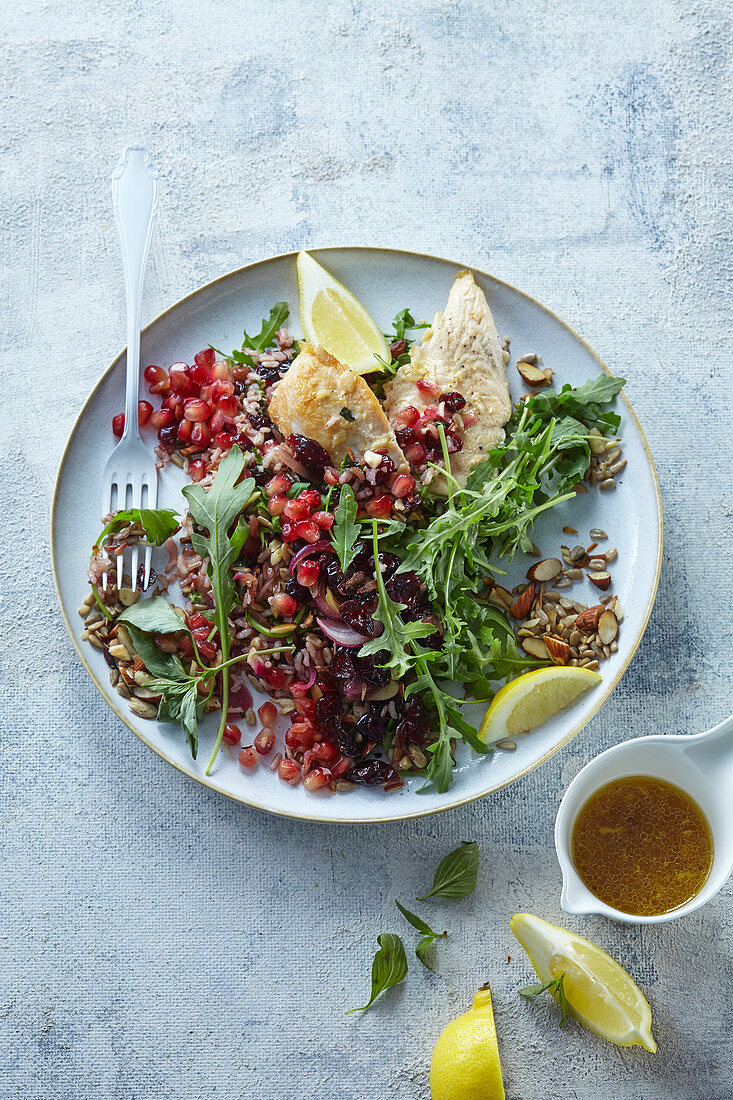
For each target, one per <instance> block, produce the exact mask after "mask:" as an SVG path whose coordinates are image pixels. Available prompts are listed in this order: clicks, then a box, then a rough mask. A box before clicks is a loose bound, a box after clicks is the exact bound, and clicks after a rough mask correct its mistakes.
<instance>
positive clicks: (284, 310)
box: [242, 302, 290, 351]
mask: <svg viewBox="0 0 733 1100" xmlns="http://www.w3.org/2000/svg"><path fill="white" fill-rule="evenodd" d="M289 313H290V310H289V309H288V304H287V302H275V305H274V306H273V307H272V309H271V310H270V316H269V318H268V319H267V320H266V321H263V322H262V327H261V329H260V331H259V332H258V334H257V335H256V336H250V335H249V333H248V332H247V330H246V329H245V330H244V340H243V342H242V346H243V347H245V348H252V350H253V351H264V350H265V349H266V348H269V347H270V345H271V344H272V341H273V338H274V336H275V333H276V332H277V330H278V329H279V328H282V324H283V321H285V320H286V318H287V316H288V314H289Z"/></svg>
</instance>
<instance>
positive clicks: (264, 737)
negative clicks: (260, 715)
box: [254, 726, 275, 756]
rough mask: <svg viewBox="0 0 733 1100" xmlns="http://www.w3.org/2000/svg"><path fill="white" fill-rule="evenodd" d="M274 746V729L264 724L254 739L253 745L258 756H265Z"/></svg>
mask: <svg viewBox="0 0 733 1100" xmlns="http://www.w3.org/2000/svg"><path fill="white" fill-rule="evenodd" d="M274 746H275V731H274V730H273V729H270V728H269V727H268V726H264V727H263V728H262V729H261V730H260V732H259V733H258V734H257V736H256V737H255V740H254V747H255V749H256V751H257V752H258V753H259V754H260V756H267V754H268V752H272V750H273V748H274Z"/></svg>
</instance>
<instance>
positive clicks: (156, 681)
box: [117, 596, 211, 760]
mask: <svg viewBox="0 0 733 1100" xmlns="http://www.w3.org/2000/svg"><path fill="white" fill-rule="evenodd" d="M155 598H156V599H159V600H161V602H162V603H165V600H163V599H162V597H160V596H158V597H155ZM145 602H146V603H152V602H153V601H152V600H146V601H145ZM134 606H135V607H138V606H140V605H139V604H135V605H134ZM167 606H168V607H170V604H168V605H167ZM132 610H134V608H128V611H132ZM125 614H127V612H126V613H125ZM171 614H172V615H173V616H174V617H175V618H176V619H178V616H177V615H176V614H175V612H174V611H173V609H172V608H171ZM162 618H163V616H162V615H161V621H162ZM117 621H118V622H120V621H122V615H120V616H119V617H118V620H117ZM178 622H179V623H180V622H181V620H180V619H178ZM125 624H126V626H127V629H128V630H129V631H130V637H131V638H132V641H133V644H134V646H135V649H136V650H137V652H138V653H139V655H140V657H141V659H142V661H143V663H144V665H145V667H146V669H147V670H148V672H149V673H150V675H151V676H152V677H153V679H152V680H151V681H150V683H149V684H147V687H148V688H149V689H150V691H154V692H156V694H160V695H161V696H162V699H161V702H160V704H159V706H158V718H159V720H161V721H163V720H164V719H166V718H171V719H173V720H174V721H176V722H178V723H179V724H180V725H181V726H182V728H183V731H184V733H185V734H186V741H187V742H188V745H189V747H190V749H191V755H192V757H193V758H194V760H195V759H196V754H197V752H198V742H199V738H198V720H199V717H200V716H201V714H202V713H203V709H204V706H205V705H206V701H207V698H208V697H209V696H210V695H211V691H209V695H208V696H205V695H201V694H200V693H199V690H198V688H199V684H201V683H203V682H204V680H205V677H206V675H207V672H208V671H209V670H207V672H205V673H203V674H202V675H199V676H189V674H188V673H187V672H186V670H185V668H184V667H183V664H182V663H181V660H180V658H179V657H178V656H177V655H176V654H175V653H164V652H163V650H162V649H159V648H158V646H157V645H156V644H155V642H154V641H153V639H152V638H150V637H149V636H148V635H147V634H146V633H144V631H145V630H146V629H147V627H141V626H136V625H135V624H134V623H132V622H131V621H130V620H129V619H126V620H125ZM150 629H151V630H153V631H154V632H155V633H156V634H167V633H172V631H170V630H161V629H159V628H158V627H157V626H155V627H152V628H150Z"/></svg>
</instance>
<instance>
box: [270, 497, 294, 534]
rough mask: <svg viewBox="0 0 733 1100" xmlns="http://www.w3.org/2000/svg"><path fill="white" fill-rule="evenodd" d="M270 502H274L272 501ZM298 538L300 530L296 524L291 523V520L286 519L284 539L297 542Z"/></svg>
mask: <svg viewBox="0 0 733 1100" xmlns="http://www.w3.org/2000/svg"><path fill="white" fill-rule="evenodd" d="M270 503H272V501H271V502H270ZM297 538H298V532H297V531H296V530H295V524H294V523H290V522H289V520H285V522H284V523H283V540H284V541H285V542H295V540H296V539H297Z"/></svg>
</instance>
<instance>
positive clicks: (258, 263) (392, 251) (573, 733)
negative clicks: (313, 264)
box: [50, 244, 664, 825]
mask: <svg viewBox="0 0 733 1100" xmlns="http://www.w3.org/2000/svg"><path fill="white" fill-rule="evenodd" d="M300 251H301V249H291V250H289V251H287V252H280V253H277V254H275V255H271V256H266V257H264V258H263V259H259V260H252V261H250V262H249V263H246V264H243V265H242V266H241V267H237V268H234V269H233V270H231V271H228V272H225V273H224V274H223V275H218V276H217V277H216V278H215V279H211V280H210V281H209V282H207V283H202V284H201V286H198V287H196V288H195V289H194V290H192V291H190V292H189V293H188V294H185V295H184V296H183V297H182V298H179V299H177V300H176V301H175V302H174V303H173V304H172V305H170V306H168V307H167V308H166V309H164V310H163V311H162V312H161V313H159V314H158V315H157V316H156V317H154V318H153V319H152V320H151V321H149V322H148V324H147V325H145V327H144V328H143V329H142V330H141V333H140V336H141V338H142V337H143V336H145V334H146V333H147V332H148V331H149V330H150V329H152V328H153V327H154V326H155V325H158V324H159V323H160V322H161V321H163V320H165V319H166V318H167V317H168V316H169V314H171V313H172V312H173V311H174V310H176V309H179V308H180V307H181V306H183V305H185V304H186V303H187V302H189V301H190V300H191V299H193V298H196V297H197V296H198V295H199V294H201V293H203V292H204V291H209V290H212V289H213V288H214V287H217V286H218V285H219V284H223V283H225V282H226V281H228V280H229V279H233V278H235V277H237V276H239V275H241V274H242V273H243V272H245V271H248V270H250V269H251V268H253V267H262V266H264V265H265V264H270V263H277V262H279V261H282V260H288V259H292V260H293V262H294V261H295V258H296V256H297V255H298V252H300ZM307 251H308V252H309V253H323V252H350V253H356V252H370V253H379V252H382V253H387V254H389V255H391V256H401V257H407V258H409V259H415V258H416V259H419V260H434V261H437V262H439V263H442V264H447V265H449V266H451V267H454V268H456V269H457V270H459V271H460V270H470V271H473V272H475V273H476V274H477V275H479V276H481V277H482V278H485V279H489V280H491V281H492V282H494V283H497V284H499V285H500V286H502V287H505V288H506V289H507V290H510V291H512V292H514V293H515V294H518V295H519V296H520V297H522V298H524V299H525V300H527V301H529V302H530V303H531V304H532V305H533V306H536V307H537V308H539V309H541V310H542V312H543V313H545V314H546V315H547V316H548V317H549V318H550V319H551V320H552V321H554V322H555V323H556V324H558V325H560V326H561V327H562V328H564V329H565V330H566V332H568V333H569V335H570V336H571V337H572V338H573V339H574V340H577V341H578V343H579V344H580V345H581V346H582V347H583V348H584V350H585V351H586V352H587V353H588V354H589V355H590V356H592V358H593V359H594V360H595V361H596V363H597V364H598V366H599V367H600V369H601V370H602V371H603V373H604V374H607V375H609V376H610V377H613V374H612V371H611V370H610V368H609V367H608V366H607V365H606V363H605V362H604V361H603V359H601V357H600V355H598V353H597V352H596V351H595V350H594V349H593V348H592V347H591V346H590V344H589V343H588V342H587V341H586V340H585V339H584V338H583V337H582V336H581V335H580V333H578V332H576V331H575V329H574V328H572V327H571V326H570V325H569V324H568V323H567V322H566V321H564V320H563V319H562V317H558V315H557V314H556V313H555V312H554V311H553V310H551V309H549V308H548V307H547V306H546V305H544V304H543V303H542V302H540V301H538V300H537V299H536V298H533V297H532V295H531V294H527V293H526V291H524V290H520V289H519V287H516V286H514V285H513V284H512V283H508V282H507V281H506V280H505V279H499V278H497V276H495V275H492V274H491V273H490V272H488V271H484V270H483V268H480V267H476V266H473V265H469V264H465V263H458V262H456V261H455V260H451V259H448V258H446V257H445V256H437V255H434V254H433V253H429V252H416V251H414V250H413V249H406V248H390V247H384V246H382V245H376V246H371V245H363V244H356V245H354V244H349V245H341V244H338V245H320V246H318V247H313V248H308V249H307ZM126 354H127V345H125V346H124V347H123V348H122V349H121V351H120V352H119V353H118V355H117V356H115V358H114V359H113V360H112V362H111V363H110V364H109V366H108V367H107V368H106V369H105V370H104V371H103V372H102V374H101V375H100V376H99V378H98V380H97V381H96V383H95V384H94V386H93V387H92V390H91V391H90V393H89V395H88V397H87V398H86V400H85V401H84V403H83V404H82V406H81V408H80V410H79V412H78V413H77V415H76V418H75V420H74V423H73V425H72V427H71V430H70V431H69V434H68V437H67V439H66V443H65V445H64V449H63V452H62V454H61V459H60V461H59V467H58V471H57V474H56V480H55V482H54V489H53V496H52V498H51V515H50V551H51V571H52V573H53V579H54V586H55V588H56V598H57V600H58V604H59V609H60V611H61V617H62V619H63V622H64V625H65V627H66V630H67V633H68V635H69V637H70V639H71V642H72V645H73V647H74V649H75V650H76V653H77V656H78V657H79V659H80V660H81V663H82V665H83V666H84V668H85V669H86V671H87V673H88V674H89V677H90V679H91V681H92V683H93V684H94V686H95V688H96V689H97V691H98V692H99V694H100V695H101V697H102V699H103V701H104V703H105V704H106V705H107V706H108V707H109V708H110V710H111V711H112V712H113V714H115V715H116V716H117V718H119V719H120V720H121V721H122V722H123V723H124V724H125V725H126V726H127V728H128V729H130V730H132V732H133V733H134V734H135V736H136V737H137V738H138V739H139V740H140V741H142V743H143V744H144V745H146V746H147V748H149V749H151V750H152V751H153V752H154V753H155V755H156V756H158V757H159V758H160V759H161V760H163V761H165V763H166V764H168V765H169V766H170V767H173V768H175V769H176V771H178V772H180V773H181V774H182V775H185V776H187V777H188V778H189V779H193V780H194V781H195V782H196V783H199V784H200V785H201V786H203V787H208V788H209V790H212V791H214V792H215V793H216V794H218V795H222V796H224V797H225V798H229V799H231V800H232V801H233V802H237V803H239V804H240V805H244V806H249V807H251V808H252V809H254V810H259V812H260V813H266V814H274V815H275V816H277V817H284V818H289V819H291V820H296V821H305V822H313V823H322V824H329V825H377V824H391V823H397V822H399V821H409V820H413V819H415V818H421V817H432V816H434V815H435V814H442V813H447V812H448V811H449V810H457V809H460V808H461V807H462V806H468V805H470V804H471V803H472V802H478V801H479V799H482V798H486V797H487V796H488V795H490V794H494V793H496V791H500V790H503V788H504V787H508V786H511V784H512V783H516V782H517V781H518V780H520V779H523V778H524V776H526V775H529V774H530V772H533V771H536V770H537V768H539V767H540V766H541V765H542V764H545V763H546V762H547V761H548V760H549V759H550V758H551V757H553V756H554V755H555V754H556V753H558V752H560V750H561V749H564V748H565V746H566V745H568V744H569V743H570V742H571V741H572V740H574V738H575V737H577V735H578V734H579V733H580V731H581V730H582V729H584V728H585V726H587V725H588V723H589V722H590V721H591V719H592V718H594V717H595V715H596V714H597V713H598V711H599V710H600V709H601V707H602V706H603V704H604V703H605V702H606V700H607V699H609V698H610V696H611V694H612V693H613V692H614V691H615V690H616V688H617V686H618V684H619V682H620V681H621V679H622V677H623V676H624V674H625V673H626V670H627V669H628V667H629V665H630V664H631V661H632V659H633V657H634V655H635V653H636V651H637V649H638V648H639V645H640V643H641V640H642V638H643V637H644V634H645V633H646V628H647V626H648V624H649V619H650V617H651V613H652V610H653V608H654V603H655V601H656V596H657V591H658V588H659V577H660V574H661V569H662V555H663V548H664V515H663V510H662V496H661V491H660V488H659V478H658V476H657V470H656V466H655V465H654V458H653V456H652V452H651V448H650V446H649V442H648V440H647V438H646V434H645V432H644V429H643V428H642V426H641V422H640V421H639V417H638V416H637V415H636V411H635V410H634V407H633V405H632V404H631V402H630V400H629V399H628V397H627V396H626V393H625V392H624V391H623V390H622V391H621V395H620V396H621V399H622V402H623V404H624V405H625V406H626V413H627V414H628V415H630V416H631V418H632V420H633V421H634V423H635V425H636V429H637V431H638V432H639V436H640V438H641V442H642V446H643V448H644V452H645V454H646V457H647V460H648V463H649V468H650V470H651V475H652V483H653V486H654V498H655V503H656V512H657V530H658V532H659V541H658V547H657V560H656V564H655V572H654V584H653V586H652V590H651V594H650V596H649V600H648V603H647V607H646V609H645V612H644V618H643V621H642V623H641V626H640V627H639V630H638V633H637V635H636V637H635V639H634V641H633V644H632V647H631V649H630V651H629V654H628V657H627V658H626V660H625V661H624V663H623V665H622V666H621V668H620V669H619V670H618V672H617V673H616V676H615V677H614V679H613V680H612V681H611V683H610V684H609V685H608V687H607V689H606V691H605V693H604V695H603V697H602V698H601V699H599V700H598V702H597V703H596V704H595V706H594V707H593V708H592V709H591V710H590V711H589V712H588V714H587V715H586V716H585V717H584V718H583V719H582V720H581V721H580V722H578V723H577V725H575V726H573V727H571V729H570V730H569V731H568V732H567V733H566V734H565V735H564V736H563V737H562V738H561V740H559V741H558V742H557V744H555V745H553V746H552V748H550V749H548V751H547V752H545V753H544V754H543V755H542V756H541V757H540V758H539V759H538V760H536V761H535V762H534V763H533V764H529V765H527V766H526V767H523V768H522V769H521V770H520V771H518V772H517V773H516V774H514V775H512V776H511V777H510V778H508V779H505V780H503V781H501V782H498V783H493V784H492V785H491V786H489V787H487V788H486V789H485V790H482V791H479V792H478V793H474V794H470V795H466V796H465V797H462V798H460V799H458V800H455V801H451V802H449V804H448V805H445V806H437V807H432V808H430V809H424V810H420V809H418V810H409V811H407V812H405V813H404V814H402V815H400V816H397V817H395V816H390V817H380V816H366V817H342V818H333V817H323V816H320V815H319V814H318V813H317V812H316V813H315V814H302V813H295V812H293V811H289V810H287V809H275V808H273V807H269V806H262V805H260V804H259V803H257V802H253V801H251V800H250V799H247V798H244V797H242V796H240V795H238V794H234V793H233V792H231V791H226V790H223V789H222V788H221V787H220V786H217V785H216V784H215V783H212V782H211V780H210V779H209V778H208V777H207V776H199V775H197V774H195V772H193V771H190V770H189V769H188V768H187V767H184V766H183V765H182V764H179V763H177V762H176V761H174V760H171V759H170V757H168V756H167V755H166V754H165V752H164V751H163V749H162V748H160V747H158V746H157V745H155V744H154V743H153V742H152V741H150V740H149V739H148V738H147V737H146V736H145V735H144V734H143V733H141V732H140V731H139V730H138V729H137V728H136V727H135V726H134V725H133V723H132V721H131V720H130V718H128V716H127V715H126V714H125V713H124V712H123V710H122V709H121V708H119V707H118V706H117V704H116V703H115V702H114V701H113V700H110V699H109V698H108V697H107V694H106V692H105V690H104V688H103V687H102V684H101V683H100V682H99V680H98V678H97V675H96V673H95V671H94V669H93V668H92V666H91V664H90V663H89V661H88V660H87V657H86V655H85V653H84V650H83V649H82V646H81V644H80V642H79V640H78V639H77V637H76V634H75V632H74V628H73V625H72V622H71V620H70V618H69V616H68V614H67V612H66V608H65V606H64V602H63V599H62V595H61V584H60V581H59V575H58V570H57V562H56V530H57V522H56V511H57V507H58V498H59V489H60V485H61V481H62V477H63V474H64V468H65V466H66V462H67V459H68V455H69V449H70V447H71V443H72V441H73V439H74V437H75V435H76V432H77V430H78V428H79V423H80V421H81V419H82V418H83V416H84V414H85V412H86V410H87V408H88V406H89V405H90V404H91V403H92V402H93V400H94V398H95V397H96V394H97V391H98V390H99V389H100V387H101V386H102V384H103V383H104V382H105V380H106V379H107V377H108V375H109V374H111V372H112V371H114V370H115V369H116V368H117V367H118V366H119V364H120V363H121V361H122V359H123V357H124V356H125V355H126ZM317 805H318V803H315V805H314V809H317Z"/></svg>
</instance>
